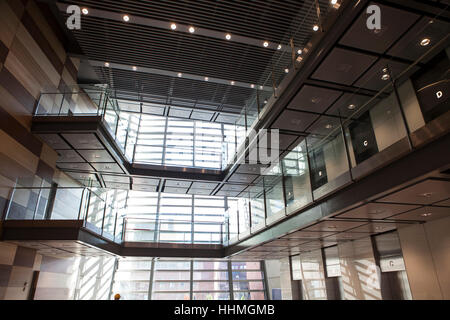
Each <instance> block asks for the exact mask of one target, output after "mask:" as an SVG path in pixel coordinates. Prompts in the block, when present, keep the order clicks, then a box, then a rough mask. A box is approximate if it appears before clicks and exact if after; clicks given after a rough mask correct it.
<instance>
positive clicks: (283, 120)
mask: <svg viewBox="0 0 450 320" xmlns="http://www.w3.org/2000/svg"><path fill="white" fill-rule="evenodd" d="M318 117H319V116H318V115H316V114H311V113H306V112H301V111H293V110H284V111H283V113H282V114H281V115H280V116H279V117H278V119H277V120H276V121H275V123H274V124H273V125H272V129H281V130H291V131H297V132H305V130H306V128H308V127H309V126H310V125H311V124H312V123H313V122H314V121H315V120H316V119H317V118H318Z"/></svg>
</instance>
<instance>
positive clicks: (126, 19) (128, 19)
mask: <svg viewBox="0 0 450 320" xmlns="http://www.w3.org/2000/svg"><path fill="white" fill-rule="evenodd" d="M122 19H123V21H125V22H128V21H130V16H129V15H127V14H125V15H123V17H122Z"/></svg>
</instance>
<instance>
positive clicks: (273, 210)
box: [264, 165, 285, 218]
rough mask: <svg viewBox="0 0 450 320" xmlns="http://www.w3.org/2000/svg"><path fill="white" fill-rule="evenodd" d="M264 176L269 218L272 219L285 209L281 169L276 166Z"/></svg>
mask: <svg viewBox="0 0 450 320" xmlns="http://www.w3.org/2000/svg"><path fill="white" fill-rule="evenodd" d="M270 174H271V175H266V176H264V189H265V192H266V210H267V218H269V217H272V216H274V215H276V214H277V213H279V212H280V211H282V210H283V209H284V206H285V204H284V194H283V181H282V175H281V168H280V166H279V165H276V166H275V167H274V168H273V169H272V170H271V172H270Z"/></svg>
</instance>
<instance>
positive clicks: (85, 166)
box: [57, 162, 94, 171]
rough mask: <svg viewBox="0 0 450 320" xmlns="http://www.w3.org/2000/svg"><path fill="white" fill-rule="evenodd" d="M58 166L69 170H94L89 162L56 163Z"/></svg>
mask: <svg viewBox="0 0 450 320" xmlns="http://www.w3.org/2000/svg"><path fill="white" fill-rule="evenodd" d="M57 166H58V168H60V169H71V170H82V171H94V169H93V168H92V167H91V166H90V164H89V163H68V162H64V163H58V164H57Z"/></svg>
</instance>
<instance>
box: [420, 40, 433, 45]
mask: <svg viewBox="0 0 450 320" xmlns="http://www.w3.org/2000/svg"><path fill="white" fill-rule="evenodd" d="M430 43H431V40H430V39H428V38H425V39H422V41H420V45H421V46H422V47H426V46H428V45H429V44H430Z"/></svg>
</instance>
